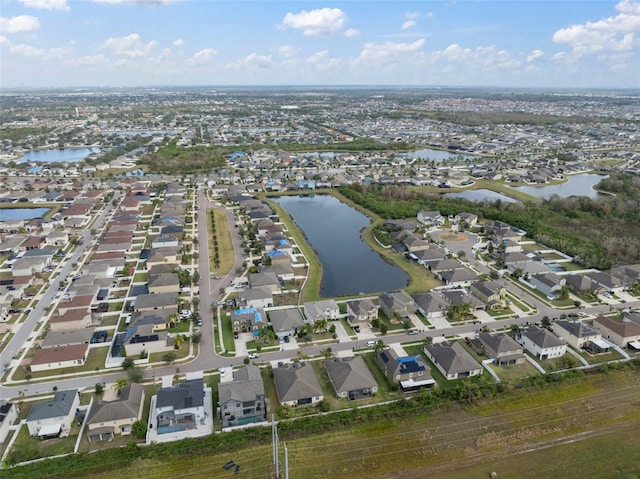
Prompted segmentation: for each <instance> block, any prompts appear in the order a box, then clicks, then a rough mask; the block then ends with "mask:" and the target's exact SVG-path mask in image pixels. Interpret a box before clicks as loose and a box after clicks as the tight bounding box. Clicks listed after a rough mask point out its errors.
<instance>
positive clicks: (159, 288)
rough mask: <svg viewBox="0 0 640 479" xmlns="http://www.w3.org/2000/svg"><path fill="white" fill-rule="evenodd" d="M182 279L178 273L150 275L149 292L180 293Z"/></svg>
mask: <svg viewBox="0 0 640 479" xmlns="http://www.w3.org/2000/svg"><path fill="white" fill-rule="evenodd" d="M179 292H180V280H179V278H178V275H177V274H176V273H160V274H152V275H151V274H150V275H149V293H151V294H156V293H179Z"/></svg>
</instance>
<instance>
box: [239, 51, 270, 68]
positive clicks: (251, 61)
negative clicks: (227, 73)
mask: <svg viewBox="0 0 640 479" xmlns="http://www.w3.org/2000/svg"><path fill="white" fill-rule="evenodd" d="M239 64H240V65H242V66H247V67H251V68H259V69H265V68H270V67H271V66H272V65H273V61H272V58H271V55H258V54H257V53H252V54H251V55H248V56H246V57H245V58H243V59H242V60H240V62H239Z"/></svg>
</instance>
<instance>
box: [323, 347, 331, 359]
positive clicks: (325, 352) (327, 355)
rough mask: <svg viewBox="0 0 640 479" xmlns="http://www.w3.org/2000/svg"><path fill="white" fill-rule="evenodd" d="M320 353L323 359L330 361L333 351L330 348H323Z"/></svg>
mask: <svg viewBox="0 0 640 479" xmlns="http://www.w3.org/2000/svg"><path fill="white" fill-rule="evenodd" d="M321 352H322V355H323V356H324V358H325V359H331V358H332V357H333V351H332V350H331V348H325V349H323V350H322V351H321Z"/></svg>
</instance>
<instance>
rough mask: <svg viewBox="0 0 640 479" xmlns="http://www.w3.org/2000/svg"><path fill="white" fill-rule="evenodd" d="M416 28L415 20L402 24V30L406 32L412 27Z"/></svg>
mask: <svg viewBox="0 0 640 479" xmlns="http://www.w3.org/2000/svg"><path fill="white" fill-rule="evenodd" d="M415 26H416V21H415V20H407V21H406V22H404V23H403V24H402V26H401V27H400V30H406V29H407V28H411V27H415Z"/></svg>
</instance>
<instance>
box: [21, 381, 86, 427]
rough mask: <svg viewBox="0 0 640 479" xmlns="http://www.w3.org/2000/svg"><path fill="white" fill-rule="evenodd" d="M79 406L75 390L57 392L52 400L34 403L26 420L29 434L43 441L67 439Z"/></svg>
mask: <svg viewBox="0 0 640 479" xmlns="http://www.w3.org/2000/svg"><path fill="white" fill-rule="evenodd" d="M79 406H80V393H79V391H78V390H77V389H69V390H65V391H57V392H56V393H55V394H54V395H53V399H50V400H48V401H42V402H37V403H35V404H34V405H33V407H32V408H31V411H29V415H28V416H27V420H26V423H27V428H28V429H29V434H30V435H31V436H38V437H40V438H43V439H48V438H54V437H67V436H68V435H69V432H70V431H71V425H72V424H73V421H74V419H75V417H76V411H77V409H78V407H79Z"/></svg>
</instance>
